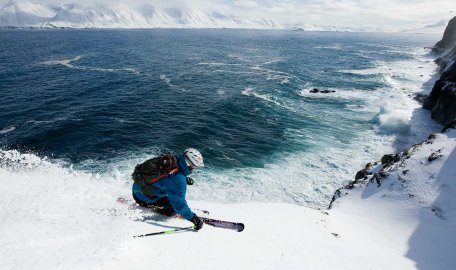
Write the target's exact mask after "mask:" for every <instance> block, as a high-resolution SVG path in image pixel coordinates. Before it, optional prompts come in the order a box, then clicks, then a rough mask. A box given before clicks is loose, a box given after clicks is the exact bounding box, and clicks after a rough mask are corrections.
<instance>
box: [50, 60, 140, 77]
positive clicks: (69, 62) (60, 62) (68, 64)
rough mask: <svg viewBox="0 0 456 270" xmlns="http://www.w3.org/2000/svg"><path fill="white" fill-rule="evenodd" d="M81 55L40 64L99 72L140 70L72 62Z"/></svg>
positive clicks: (132, 71) (136, 72)
mask: <svg viewBox="0 0 456 270" xmlns="http://www.w3.org/2000/svg"><path fill="white" fill-rule="evenodd" d="M81 57H82V56H81V55H78V56H76V57H75V58H72V59H61V60H51V61H44V62H42V64H45V65H62V66H65V67H67V68H72V69H79V70H90V71H100V72H122V71H126V72H131V73H134V74H136V75H138V74H140V72H139V71H138V70H136V69H134V68H99V67H90V66H77V65H74V64H72V62H76V61H78V60H79V59H81Z"/></svg>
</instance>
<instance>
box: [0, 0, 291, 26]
mask: <svg viewBox="0 0 456 270" xmlns="http://www.w3.org/2000/svg"><path fill="white" fill-rule="evenodd" d="M0 27H36V28H54V27H57V28H64V27H68V28H254V29H276V28H282V26H281V25H280V24H278V23H276V22H274V21H273V20H266V19H246V18H240V17H236V16H233V15H230V14H222V13H221V12H217V11H212V10H209V11H208V10H197V9H179V8H164V9H160V8H157V7H155V6H153V5H151V4H143V5H140V6H137V7H135V6H112V7H107V6H104V5H101V4H97V3H95V4H91V5H89V6H84V5H80V4H76V3H75V4H65V5H60V6H59V5H52V4H38V3H34V2H30V1H26V0H18V1H11V2H9V3H8V4H7V5H5V6H4V7H2V8H1V9H0Z"/></svg>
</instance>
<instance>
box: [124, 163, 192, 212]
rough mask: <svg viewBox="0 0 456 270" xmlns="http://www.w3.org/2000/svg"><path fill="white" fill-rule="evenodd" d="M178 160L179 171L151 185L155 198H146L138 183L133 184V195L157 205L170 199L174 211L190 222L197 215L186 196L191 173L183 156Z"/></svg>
mask: <svg viewBox="0 0 456 270" xmlns="http://www.w3.org/2000/svg"><path fill="white" fill-rule="evenodd" d="M176 158H177V163H178V164H179V171H178V172H176V173H174V174H172V175H168V176H167V177H165V178H162V179H160V180H158V181H157V182H155V183H153V184H152V185H150V187H149V188H150V189H151V191H152V192H153V193H154V194H155V197H154V198H150V197H148V196H146V195H145V194H144V193H143V192H142V191H141V186H140V185H139V184H138V183H134V184H133V194H134V195H135V197H136V198H137V199H139V200H141V201H143V202H146V203H155V202H156V201H157V200H158V199H160V198H163V197H168V199H169V202H170V203H171V205H172V206H173V208H174V211H176V213H177V214H179V215H181V216H183V217H184V218H185V219H187V220H190V219H192V218H193V216H194V215H195V214H194V213H193V212H192V210H190V208H189V207H188V204H187V201H186V200H185V194H186V192H187V177H186V176H187V175H189V174H190V173H191V172H190V168H189V167H188V166H187V163H186V162H185V158H184V157H183V156H182V155H178V156H176Z"/></svg>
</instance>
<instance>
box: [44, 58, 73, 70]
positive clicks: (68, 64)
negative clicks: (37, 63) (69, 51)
mask: <svg viewBox="0 0 456 270" xmlns="http://www.w3.org/2000/svg"><path fill="white" fill-rule="evenodd" d="M79 59H81V56H80V55H78V56H76V57H75V58H72V59H61V60H51V61H45V62H42V63H43V64H45V65H62V66H66V67H69V68H74V65H72V64H71V62H75V61H78V60H79Z"/></svg>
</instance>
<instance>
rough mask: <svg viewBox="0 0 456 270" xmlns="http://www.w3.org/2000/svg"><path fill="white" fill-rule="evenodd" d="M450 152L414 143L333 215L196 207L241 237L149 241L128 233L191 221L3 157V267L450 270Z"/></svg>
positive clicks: (453, 138) (23, 158)
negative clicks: (132, 205)
mask: <svg viewBox="0 0 456 270" xmlns="http://www.w3.org/2000/svg"><path fill="white" fill-rule="evenodd" d="M455 146H456V130H454V129H452V130H450V131H449V132H447V133H444V134H438V135H436V138H435V139H433V140H429V141H427V142H425V143H423V144H420V145H416V146H414V148H413V149H411V153H412V154H411V155H410V157H409V158H405V156H404V158H403V159H402V160H401V161H399V162H396V163H394V164H392V165H391V166H389V167H388V176H387V177H385V178H383V179H382V180H381V182H380V183H381V185H380V187H378V185H377V183H376V181H367V183H368V185H367V186H366V187H364V186H359V187H356V188H354V189H351V190H347V191H346V192H345V193H347V194H345V193H344V195H345V196H343V197H342V198H340V199H338V200H336V201H335V202H334V204H333V207H332V209H331V210H327V211H326V210H324V211H322V210H315V209H309V208H305V207H300V206H297V205H291V204H261V203H246V204H237V205H223V204H213V203H208V202H200V201H190V202H189V204H190V206H191V207H192V208H199V209H207V210H210V212H211V214H210V216H211V217H213V218H220V219H225V220H232V221H242V222H244V223H245V225H246V229H245V230H244V231H243V232H241V233H238V232H233V231H228V230H224V229H217V228H213V227H210V226H207V225H206V226H204V227H203V229H202V230H201V231H199V232H193V231H185V232H181V233H175V234H167V235H158V236H151V237H144V238H133V237H132V236H134V235H138V234H144V233H150V232H156V231H162V230H167V229H169V228H170V227H171V228H172V227H181V226H188V225H190V224H189V223H188V222H187V221H184V220H178V219H165V218H163V217H160V216H157V215H155V214H151V213H144V212H142V211H141V210H138V209H129V208H128V207H127V206H125V205H122V204H119V203H116V202H115V198H117V197H119V196H121V197H128V196H129V193H130V184H131V183H126V182H124V181H123V180H121V179H122V178H123V177H124V176H123V175H118V176H117V177H116V176H115V175H114V176H112V178H108V177H106V176H100V175H88V174H85V173H81V172H77V171H73V170H72V169H71V168H67V167H65V166H62V165H59V164H56V163H55V162H49V161H48V160H47V159H45V158H38V157H36V156H34V155H31V154H20V153H18V152H15V151H0V153H1V154H0V161H1V163H0V164H1V166H0V181H1V183H2V184H1V185H0V192H1V194H2V196H1V197H0V230H1V231H2V237H1V238H0V261H1V262H2V269H28V270H29V269H149V268H151V267H153V268H154V269H195V268H198V269H230V270H231V269H336V268H337V269H401V270H406V269H421V270H423V269H443V270H444V269H449V270H450V269H454V265H455V264H454V257H455V256H456V251H455V249H454V243H455V242H456V235H455V233H454V232H455V230H456V204H455V200H456V199H455V195H456V182H455V179H456V168H455V166H454V164H456V151H455ZM439 150H440V152H438V155H441V157H439V158H437V159H436V160H433V161H431V162H429V161H428V157H429V156H430V155H431V154H432V153H434V152H436V151H439ZM379 166H381V165H377V166H375V167H373V168H372V170H373V171H372V172H378V171H379ZM404 172H406V173H405V174H404ZM144 216H147V217H148V219H147V220H143V221H138V219H141V218H142V217H144Z"/></svg>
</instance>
